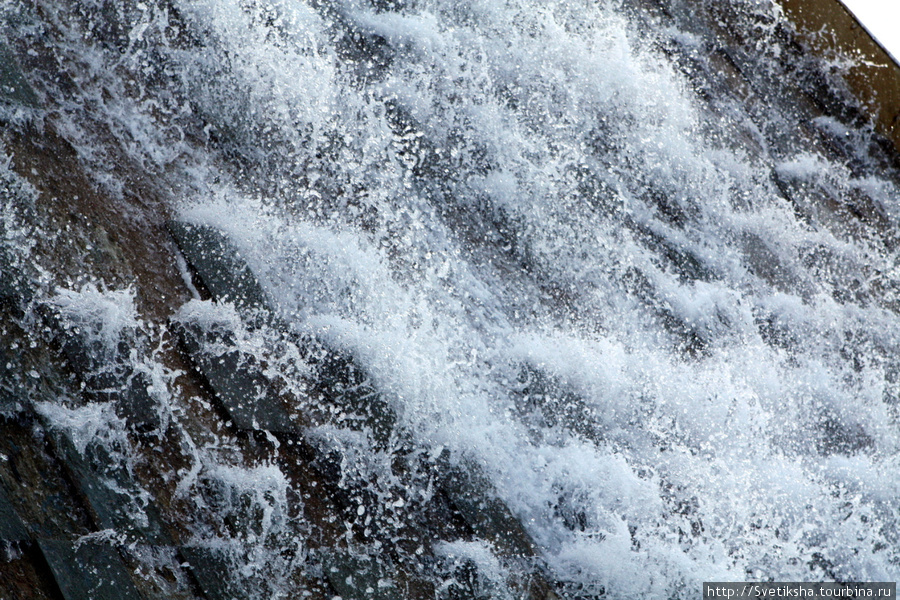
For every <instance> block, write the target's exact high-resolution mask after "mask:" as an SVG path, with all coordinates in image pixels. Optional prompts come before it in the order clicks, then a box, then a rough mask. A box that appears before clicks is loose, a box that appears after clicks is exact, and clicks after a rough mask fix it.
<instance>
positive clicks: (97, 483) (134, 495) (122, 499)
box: [56, 434, 172, 545]
mask: <svg viewBox="0 0 900 600" xmlns="http://www.w3.org/2000/svg"><path fill="white" fill-rule="evenodd" d="M56 440H57V444H56V445H57V451H58V452H59V453H60V455H61V458H62V460H63V462H64V463H65V464H66V466H67V467H68V469H69V472H70V474H71V476H72V479H73V481H74V482H75V484H76V487H77V488H78V490H79V491H80V492H81V494H82V495H83V497H84V499H85V501H86V503H87V505H88V506H89V507H90V509H91V512H92V513H93V516H94V519H95V521H96V523H97V525H98V527H99V528H100V529H112V530H115V531H117V532H120V533H125V534H127V535H129V536H131V537H133V538H137V539H138V540H140V541H143V542H149V543H151V544H156V545H171V544H172V540H171V538H170V536H169V534H168V532H167V530H166V528H165V526H164V525H163V523H162V518H161V515H160V513H159V511H158V509H157V508H156V506H155V505H153V504H152V503H146V501H145V499H143V498H142V495H146V494H142V493H141V490H140V489H139V488H138V486H137V484H136V482H135V481H134V480H133V479H132V477H131V475H130V474H129V472H128V470H127V467H126V465H123V464H121V463H120V461H119V460H115V459H114V458H113V457H112V456H110V454H109V452H108V450H107V449H106V448H104V447H102V446H100V445H98V444H88V445H87V446H86V447H85V451H84V454H82V453H81V452H79V450H78V448H76V446H75V444H74V442H73V441H72V440H71V439H70V438H69V437H68V436H67V435H66V434H60V435H58V436H57V437H56Z"/></svg>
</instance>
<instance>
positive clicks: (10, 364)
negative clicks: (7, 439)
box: [0, 340, 26, 415]
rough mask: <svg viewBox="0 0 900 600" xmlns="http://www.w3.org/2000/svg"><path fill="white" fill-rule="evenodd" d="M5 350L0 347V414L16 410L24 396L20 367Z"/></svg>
mask: <svg viewBox="0 0 900 600" xmlns="http://www.w3.org/2000/svg"><path fill="white" fill-rule="evenodd" d="M0 341H2V340H0ZM7 352H8V351H7V350H6V349H5V348H2V349H0V415H2V414H12V413H15V412H17V411H18V409H19V406H20V403H21V402H22V400H24V399H25V397H26V395H25V392H24V391H23V390H22V381H21V378H22V372H21V369H19V368H18V367H19V365H18V364H17V363H16V361H15V360H14V359H13V358H12V357H11V356H8V354H7Z"/></svg>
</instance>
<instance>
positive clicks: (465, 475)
mask: <svg viewBox="0 0 900 600" xmlns="http://www.w3.org/2000/svg"><path fill="white" fill-rule="evenodd" d="M437 468H438V472H439V478H438V482H439V485H440V488H441V490H443V492H444V493H445V494H446V495H447V497H448V498H449V499H450V502H451V503H452V504H453V507H454V508H455V509H456V510H457V511H458V512H459V514H460V516H461V517H462V518H463V520H464V521H465V522H466V524H467V525H468V526H469V527H471V528H472V531H473V532H474V533H475V535H477V536H478V537H480V538H482V539H484V540H487V541H489V542H491V543H492V544H493V545H494V547H495V548H496V549H497V551H498V552H499V553H500V554H502V555H505V556H517V557H532V556H536V554H537V550H536V547H535V545H534V542H533V541H532V539H531V536H529V535H528V532H527V531H525V528H524V527H523V526H522V523H521V522H519V520H518V519H517V518H516V517H515V516H514V515H513V514H512V512H511V511H510V510H509V507H507V506H506V504H504V503H503V501H502V500H500V499H499V498H497V497H496V494H495V492H494V490H493V489H492V486H491V484H490V482H489V481H488V480H487V478H486V477H484V476H483V475H482V474H481V473H480V469H479V468H478V467H477V466H476V465H474V464H471V463H470V464H464V465H452V464H450V463H449V457H448V456H447V454H446V453H445V454H444V455H442V456H441V458H440V459H439V462H438V465H437Z"/></svg>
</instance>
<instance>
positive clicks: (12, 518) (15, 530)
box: [0, 485, 31, 542]
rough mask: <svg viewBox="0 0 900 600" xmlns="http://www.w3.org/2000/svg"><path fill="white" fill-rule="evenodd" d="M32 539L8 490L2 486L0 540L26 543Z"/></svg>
mask: <svg viewBox="0 0 900 600" xmlns="http://www.w3.org/2000/svg"><path fill="white" fill-rule="evenodd" d="M30 538H31V536H30V535H29V534H28V529H26V527H25V524H24V523H23V522H22V519H21V518H19V515H18V513H16V510H15V509H14V508H13V505H12V503H10V501H9V497H8V496H7V495H6V490H5V489H3V486H2V485H0V540H2V541H4V542H24V541H27V540H29V539H30Z"/></svg>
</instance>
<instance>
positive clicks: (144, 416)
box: [111, 373, 162, 433]
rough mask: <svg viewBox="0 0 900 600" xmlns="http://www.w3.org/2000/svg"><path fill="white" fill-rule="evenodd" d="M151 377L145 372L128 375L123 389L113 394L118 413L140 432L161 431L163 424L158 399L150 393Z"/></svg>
mask: <svg viewBox="0 0 900 600" xmlns="http://www.w3.org/2000/svg"><path fill="white" fill-rule="evenodd" d="M149 387H150V379H149V377H148V376H147V375H146V374H144V373H135V374H133V375H132V376H130V377H128V378H127V380H126V381H125V383H124V385H123V386H122V387H121V389H119V390H116V391H114V392H113V393H112V394H111V400H112V401H114V402H115V403H116V414H118V416H119V417H120V418H122V419H125V421H127V422H128V425H129V426H130V427H131V428H132V429H133V430H135V431H137V432H138V433H150V432H153V431H159V429H160V427H161V426H162V424H161V421H160V416H159V411H158V407H157V403H156V401H155V400H154V399H153V397H152V396H151V395H150V391H149Z"/></svg>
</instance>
